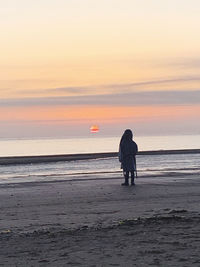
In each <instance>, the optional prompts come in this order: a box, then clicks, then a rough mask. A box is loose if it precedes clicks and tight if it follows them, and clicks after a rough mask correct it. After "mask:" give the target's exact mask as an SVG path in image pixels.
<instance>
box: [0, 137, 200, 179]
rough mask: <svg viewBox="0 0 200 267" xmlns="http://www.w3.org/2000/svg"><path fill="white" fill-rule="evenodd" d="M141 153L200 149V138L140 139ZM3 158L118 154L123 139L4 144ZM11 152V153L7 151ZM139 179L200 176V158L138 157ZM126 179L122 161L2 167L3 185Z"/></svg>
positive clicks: (174, 156) (115, 159)
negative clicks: (123, 173) (184, 175)
mask: <svg viewBox="0 0 200 267" xmlns="http://www.w3.org/2000/svg"><path fill="white" fill-rule="evenodd" d="M135 140H136V142H137V144H138V146H139V150H140V151H142V150H161V149H162V150H167V149H187V148H188V149H195V148H200V136H198V135H197V136H176V137H167V136H164V137H162V136H160V137H155V136H151V137H138V138H136V139H135ZM0 145H1V156H19V155H48V154H54V155H55V154H77V153H97V152H116V151H117V150H118V145H119V138H117V137H107V138H105V137H104V138H97V137H95V138H91V139H89V138H82V139H81V138H80V139H37V140H1V142H0ZM6 148H7V149H6ZM137 171H138V177H158V176H162V175H163V176H165V177H166V176H168V175H171V174H173V175H179V174H183V173H184V174H195V173H198V174H199V173H200V154H170V155H167V154H166V155H138V156H137ZM102 177H104V178H119V177H122V172H121V170H120V163H119V161H118V158H116V157H114V158H103V159H93V160H76V161H67V162H53V163H42V164H20V165H9V166H4V165H2V166H0V183H1V184H2V183H20V182H32V181H56V180H67V179H68V180H71V179H72V180H73V179H98V178H102Z"/></svg>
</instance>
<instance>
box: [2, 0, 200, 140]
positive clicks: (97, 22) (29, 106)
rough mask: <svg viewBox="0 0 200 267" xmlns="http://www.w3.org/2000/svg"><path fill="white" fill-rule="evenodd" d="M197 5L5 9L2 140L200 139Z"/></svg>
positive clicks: (67, 0)
mask: <svg viewBox="0 0 200 267" xmlns="http://www.w3.org/2000/svg"><path fill="white" fill-rule="evenodd" d="M199 14H200V1H199V0H190V1H188V0H167V1H160V0H124V1H121V0H101V1H99V0H48V1H47V0H40V1H38V0H28V1H27V0H7V1H0V32H1V35H0V58H1V60H0V138H26V137H27V138H32V137H65V136H66V137H67V136H69V137H72V136H88V135H90V131H89V129H90V127H91V125H93V124H95V125H98V126H99V128H100V132H99V133H98V134H99V135H105V136H107V135H109V136H118V135H121V133H122V132H123V130H124V129H126V128H131V129H133V131H134V132H135V134H136V135H174V134H176V135H179V134H200V124H199V123H198V121H199V117H200V38H199V32H200V18H199Z"/></svg>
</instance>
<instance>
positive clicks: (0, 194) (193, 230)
mask: <svg viewBox="0 0 200 267" xmlns="http://www.w3.org/2000/svg"><path fill="white" fill-rule="evenodd" d="M120 183H121V181H120V180H118V179H108V180H104V179H102V180H101V179H98V180H91V181H87V180H85V181H74V182H72V181H58V182H39V183H37V182H34V183H21V184H5V185H0V240H1V241H0V242H1V244H0V255H1V261H0V266H20V267H21V266H164V267H165V266H170V267H171V266H180V267H184V266H187V267H188V266H200V257H199V247H200V201H199V200H200V179H199V177H198V176H195V175H193V176H187V175H185V176H184V175H183V176H182V177H181V176H180V177H178V178H177V177H173V176H172V177H165V178H164V177H162V178H160V179H159V178H157V179H148V178H143V179H142V178H139V179H137V180H136V183H137V184H136V186H135V187H131V186H130V187H122V186H120Z"/></svg>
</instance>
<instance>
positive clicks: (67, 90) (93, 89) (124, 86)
mask: <svg viewBox="0 0 200 267" xmlns="http://www.w3.org/2000/svg"><path fill="white" fill-rule="evenodd" d="M195 81H199V82H200V76H199V75H198V76H183V77H174V78H168V79H159V80H150V81H143V82H132V83H118V84H102V85H88V86H66V87H57V88H46V89H38V90H21V91H18V92H19V93H20V94H23V95H24V94H25V95H38V94H54V95H56V94H59V95H60V94H62V93H63V94H64V95H68V94H69V95H77V96H78V95H94V94H101V93H102V91H103V92H104V91H108V92H109V93H124V92H133V91H134V92H137V91H139V90H143V91H145V90H146V89H147V88H149V87H150V88H152V86H154V85H155V86H159V85H160V87H159V90H162V87H163V86H165V87H166V86H167V85H169V86H170V88H171V86H172V85H173V84H176V86H177V84H178V83H181V85H182V84H183V83H188V82H195ZM152 91H153V89H152Z"/></svg>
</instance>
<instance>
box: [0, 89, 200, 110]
mask: <svg viewBox="0 0 200 267" xmlns="http://www.w3.org/2000/svg"><path fill="white" fill-rule="evenodd" d="M197 104H200V90H187V91H148V92H147V91H145V92H130V93H119V94H102V95H100V94H99V95H87V96H65V97H35V98H18V99H1V100H0V107H28V106H74V105H75V106H84V105H96V106H97V105H107V106H143V105H151V106H153V105H197Z"/></svg>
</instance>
